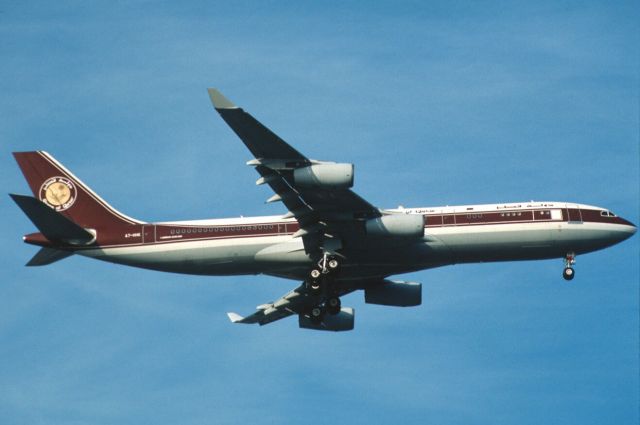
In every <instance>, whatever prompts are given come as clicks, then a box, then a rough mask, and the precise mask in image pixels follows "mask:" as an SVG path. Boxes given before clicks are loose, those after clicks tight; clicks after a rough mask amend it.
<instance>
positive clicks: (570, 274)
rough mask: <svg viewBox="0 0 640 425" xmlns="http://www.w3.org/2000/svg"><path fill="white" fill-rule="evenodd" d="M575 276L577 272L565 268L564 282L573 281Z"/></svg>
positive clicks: (570, 268) (563, 273)
mask: <svg viewBox="0 0 640 425" xmlns="http://www.w3.org/2000/svg"><path fill="white" fill-rule="evenodd" d="M575 275H576V272H575V271H574V270H573V268H572V267H565V269H564V271H563V272H562V277H564V280H571V279H573V278H574V276H575Z"/></svg>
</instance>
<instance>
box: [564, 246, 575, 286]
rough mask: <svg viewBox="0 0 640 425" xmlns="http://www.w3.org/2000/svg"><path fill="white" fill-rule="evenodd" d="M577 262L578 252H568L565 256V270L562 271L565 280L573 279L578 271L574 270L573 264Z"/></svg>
mask: <svg viewBox="0 0 640 425" xmlns="http://www.w3.org/2000/svg"><path fill="white" fill-rule="evenodd" d="M575 263H576V254H575V253H573V252H569V253H567V255H566V256H565V257H564V271H563V272H562V277H564V280H572V279H573V278H574V277H575V275H576V272H575V270H573V267H572V266H573V265H574V264H575Z"/></svg>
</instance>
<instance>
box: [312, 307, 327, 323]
mask: <svg viewBox="0 0 640 425" xmlns="http://www.w3.org/2000/svg"><path fill="white" fill-rule="evenodd" d="M323 315H324V312H323V311H322V307H320V306H316V307H313V308H312V309H311V311H310V312H309V318H310V319H311V320H313V321H314V322H316V323H320V322H321V321H322V316H323Z"/></svg>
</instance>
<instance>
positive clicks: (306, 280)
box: [11, 89, 636, 331]
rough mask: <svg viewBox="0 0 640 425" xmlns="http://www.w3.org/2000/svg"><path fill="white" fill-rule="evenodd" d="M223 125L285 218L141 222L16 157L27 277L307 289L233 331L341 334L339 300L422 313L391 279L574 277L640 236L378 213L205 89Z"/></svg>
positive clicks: (504, 207) (549, 207)
mask: <svg viewBox="0 0 640 425" xmlns="http://www.w3.org/2000/svg"><path fill="white" fill-rule="evenodd" d="M209 95H210V97H211V100H212V102H213V105H214V107H215V109H216V111H218V113H219V114H220V116H222V119H223V120H224V121H226V123H227V124H228V125H229V126H230V127H231V129H232V130H233V131H234V132H235V133H236V134H237V135H238V137H239V138H240V139H241V140H242V142H244V144H245V145H246V146H247V148H248V149H249V151H251V153H252V154H253V156H254V159H252V160H251V161H249V162H248V165H251V166H253V167H255V169H256V171H257V172H258V174H259V175H260V178H259V179H258V181H257V184H266V185H268V186H270V187H271V189H272V190H273V192H274V195H273V196H271V197H270V198H269V199H268V201H267V202H282V203H283V204H284V206H285V207H286V208H287V210H288V212H287V213H286V214H285V215H284V216H270V217H250V218H249V217H247V218H231V219H214V220H198V221H180V222H161V223H146V222H143V221H139V220H136V219H133V218H131V217H128V216H126V215H124V214H122V213H120V212H118V211H116V210H115V209H114V208H113V207H111V206H110V205H109V204H108V203H107V202H105V201H104V200H103V199H102V198H100V197H99V196H98V195H97V194H96V193H94V192H93V191H92V190H91V189H90V188H89V187H88V186H87V185H85V184H84V183H83V182H82V181H81V180H80V179H78V178H77V177H76V176H74V175H73V174H72V173H71V172H70V171H69V170H67V169H66V168H65V167H64V166H63V165H62V164H60V163H59V162H58V161H56V160H55V159H54V158H53V156H51V155H50V154H48V153H46V152H43V151H35V152H17V153H14V156H15V158H16V160H17V162H18V165H19V166H20V168H21V170H22V172H23V174H24V176H25V178H26V180H27V182H28V183H29V186H30V188H31V191H32V192H33V195H34V196H23V195H11V197H12V198H13V200H14V201H15V202H16V203H17V204H18V206H19V207H20V208H21V209H22V210H23V211H24V213H25V214H26V215H27V216H28V217H29V219H30V220H31V221H32V222H33V224H34V225H35V226H36V227H37V228H38V230H39V232H37V233H32V234H28V235H26V236H24V241H25V242H26V243H29V244H33V245H37V246H39V247H40V250H39V251H38V252H37V253H36V255H35V256H34V257H33V258H32V259H31V260H30V261H29V262H28V263H27V265H29V266H42V265H46V264H51V263H53V262H55V261H58V260H61V259H63V258H66V257H68V256H70V255H73V254H79V255H82V256H85V257H90V258H95V259H98V260H104V261H109V262H112V263H118V264H125V265H129V266H135V267H142V268H146V269H153V270H160V271H166V272H175V273H187V274H197V275H246V274H266V275H271V276H279V277H283V278H288V279H295V280H297V281H299V282H301V284H300V285H299V286H298V287H297V288H295V289H293V290H292V291H291V292H289V293H287V294H286V295H284V296H283V297H282V298H280V299H278V300H276V301H274V302H270V303H266V304H263V305H261V306H259V307H258V308H257V311H255V312H254V313H253V314H251V315H249V316H247V317H241V316H240V315H238V314H235V313H228V316H229V318H230V320H231V321H232V322H234V323H258V324H260V325H265V324H267V323H271V322H273V321H276V320H279V319H282V318H284V317H287V316H291V315H297V316H298V322H299V325H300V327H302V328H309V329H317V330H331V331H345V330H351V329H353V327H354V310H353V309H352V308H346V307H343V306H342V303H341V297H342V296H344V295H345V294H348V293H351V292H353V291H356V290H363V291H364V297H365V301H366V302H367V303H372V304H382V305H388V306H416V305H419V304H421V302H422V286H421V284H420V283H416V282H403V281H397V280H390V279H389V277H390V276H391V275H394V274H398V273H406V272H411V271H416V270H422V269H428V268H432V267H439V266H443V265H449V264H455V263H472V262H486V261H513V260H533V259H548V258H563V259H564V263H565V266H564V272H563V276H564V278H565V279H567V280H571V279H573V277H574V274H575V272H574V268H573V267H572V266H573V264H574V262H575V258H576V255H577V254H583V253H587V252H591V251H595V250H599V249H603V248H606V247H608V246H611V245H614V244H616V243H618V242H621V241H623V240H625V239H627V238H629V237H630V236H632V235H633V234H634V233H635V232H636V226H635V225H633V224H632V223H630V222H629V221H627V220H625V219H624V218H622V217H618V216H616V215H615V214H614V213H612V212H611V211H609V210H607V209H605V208H600V207H595V206H589V205H582V204H575V203H569V202H512V203H503V204H491V205H463V206H455V207H427V208H398V209H380V208H377V207H375V206H373V205H371V204H370V203H369V202H367V201H366V200H365V199H363V198H361V197H360V196H358V195H357V194H356V193H355V192H353V191H352V190H351V187H352V186H353V181H354V167H353V164H342V163H335V162H325V161H317V160H314V159H310V158H307V157H306V156H305V155H303V154H302V153H300V152H298V151H297V150H296V149H295V148H293V147H291V146H290V145H289V144H287V143H286V142H285V141H284V140H282V139H281V138H279V137H278V136H277V135H275V134H274V133H273V132H271V131H270V130H269V129H268V128H266V127H265V126H263V125H262V124H261V123H260V122H258V121H257V120H256V119H255V118H254V117H253V116H251V115H250V114H248V113H247V112H245V111H244V110H242V109H241V108H239V107H237V106H236V105H234V104H233V103H232V102H231V101H229V100H228V99H227V98H225V97H224V96H223V95H222V94H221V93H220V92H219V91H217V90H215V89H209Z"/></svg>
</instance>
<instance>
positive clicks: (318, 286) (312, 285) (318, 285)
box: [307, 280, 322, 295]
mask: <svg viewBox="0 0 640 425" xmlns="http://www.w3.org/2000/svg"><path fill="white" fill-rule="evenodd" d="M307 288H309V290H310V291H311V293H312V294H313V295H319V294H320V293H321V292H322V280H312V281H309V282H307Z"/></svg>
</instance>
